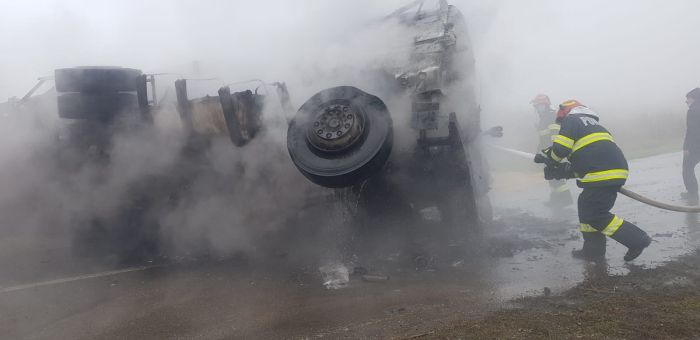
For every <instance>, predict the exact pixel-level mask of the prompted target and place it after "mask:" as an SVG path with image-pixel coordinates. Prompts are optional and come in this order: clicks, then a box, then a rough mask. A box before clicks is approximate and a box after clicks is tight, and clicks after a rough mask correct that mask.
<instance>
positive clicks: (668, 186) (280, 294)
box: [0, 153, 700, 339]
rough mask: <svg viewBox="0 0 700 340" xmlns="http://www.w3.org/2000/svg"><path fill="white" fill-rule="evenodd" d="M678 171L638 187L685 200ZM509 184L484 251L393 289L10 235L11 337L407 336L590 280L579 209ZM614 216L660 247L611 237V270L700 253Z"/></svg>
mask: <svg viewBox="0 0 700 340" xmlns="http://www.w3.org/2000/svg"><path fill="white" fill-rule="evenodd" d="M680 162H681V155H680V154H679V153H674V154H667V155H660V156H655V157H650V158H645V159H640V160H637V161H633V162H631V167H632V175H631V179H630V181H629V182H628V188H629V189H631V190H634V191H637V192H639V193H641V194H644V195H648V196H651V197H653V198H656V199H659V200H663V201H667V202H675V203H679V204H682V203H683V202H682V201H681V200H680V199H679V198H678V196H679V193H680V192H681V191H682V188H683V187H682V182H681V179H680ZM510 177H511V178H508V179H506V178H499V177H498V173H497V174H496V178H495V186H496V187H497V190H494V192H493V194H492V200H493V205H494V207H495V212H496V216H497V219H496V222H495V223H494V225H493V226H490V229H489V230H488V231H487V232H486V236H485V239H484V244H486V246H485V247H484V248H483V249H484V250H485V252H484V254H483V256H474V255H471V256H464V257H461V258H460V257H459V255H457V256H455V257H453V258H449V259H442V261H441V262H440V264H436V265H435V266H432V267H430V268H428V270H423V271H416V270H414V269H411V268H407V267H406V266H402V265H398V264H397V265H394V266H392V265H386V266H382V267H381V271H378V272H376V274H381V275H387V276H389V277H390V278H389V280H386V281H380V282H367V281H364V280H362V279H361V278H360V277H359V276H357V275H355V276H351V277H350V282H349V283H348V285H347V286H346V287H344V288H341V289H337V290H329V289H326V288H325V287H324V286H323V284H322V283H323V279H322V277H321V274H320V272H319V270H318V267H317V266H316V265H313V264H310V265H308V266H298V267H294V266H289V265H287V264H285V263H283V262H284V261H282V260H280V261H279V262H278V263H277V262H273V263H270V262H264V263H261V262H259V261H244V260H238V259H227V260H208V261H202V260H197V261H171V262H166V263H163V264H158V265H154V264H152V263H144V264H143V266H137V267H117V268H115V267H113V266H110V265H108V264H104V263H95V262H91V261H89V260H86V259H76V258H73V257H71V256H70V255H68V252H66V251H65V247H66V243H65V242H63V241H62V239H61V238H60V237H55V235H52V234H50V233H48V234H46V235H45V236H44V237H39V236H37V234H36V233H32V234H30V235H23V234H21V233H19V234H17V235H12V236H8V237H6V238H4V239H3V240H2V241H1V242H2V245H3V246H2V247H0V268H2V270H0V338H3V339H231V338H289V339H304V338H387V337H396V338H402V337H411V336H415V335H420V334H424V333H426V332H429V331H430V330H431V329H435V328H436V327H440V326H444V325H449V324H451V323H454V322H457V321H459V320H462V319H465V318H474V317H479V316H480V315H483V314H484V313H487V312H488V311H490V310H494V309H497V308H502V307H504V306H507V305H508V301H509V300H511V299H513V298H515V297H519V296H523V295H537V294H542V293H543V292H544V291H545V288H547V291H551V292H553V293H554V294H556V293H557V292H561V291H563V290H565V289H567V288H570V287H572V286H574V285H575V284H577V283H578V282H580V281H581V280H583V279H584V278H585V277H586V276H587V275H592V274H591V272H590V268H591V266H590V265H589V264H587V263H586V262H584V261H580V260H576V259H573V258H571V256H570V252H571V250H572V249H575V248H577V247H580V244H581V242H582V241H581V240H580V238H579V236H578V232H577V221H576V212H575V209H574V208H569V209H566V210H564V211H559V212H557V213H554V212H552V211H551V210H549V209H548V208H546V207H545V206H543V204H542V203H543V202H544V201H545V200H546V199H547V195H548V187H547V184H546V183H545V182H544V180H541V179H540V178H539V174H535V173H526V174H519V175H517V176H512V175H511V176H510ZM504 182H508V185H503V183H504ZM512 184H517V185H512ZM570 185H571V187H572V189H573V188H574V187H575V185H574V183H573V182H572V183H570ZM614 212H615V213H617V214H619V215H620V216H622V217H623V218H625V219H628V220H630V221H633V222H635V223H637V224H638V225H639V226H640V227H641V228H642V229H645V230H646V231H647V232H648V233H649V234H650V235H651V236H652V237H653V238H654V243H652V246H651V247H650V248H649V249H648V251H646V252H645V253H644V254H643V255H642V256H641V257H640V258H639V259H638V260H636V261H634V262H633V263H632V264H625V263H624V262H623V261H622V255H623V254H624V251H625V249H624V247H622V246H620V245H618V244H615V242H614V241H612V242H609V243H608V255H607V258H608V262H607V272H606V273H603V275H625V274H627V273H629V272H630V271H633V270H635V269H639V268H651V267H654V266H658V265H659V264H663V263H665V262H668V261H673V260H674V258H676V257H678V256H680V255H683V254H686V253H688V252H690V251H692V250H694V249H696V248H697V247H698V245H699V244H700V227H698V219H697V215H688V214H681V213H673V212H665V211H661V210H658V209H656V208H650V207H646V206H644V205H642V204H641V203H637V202H635V201H632V200H630V199H628V198H626V197H622V196H621V197H619V198H618V203H617V205H616V208H615V210H614ZM391 261H392V259H386V261H385V262H387V263H390V262H391ZM320 262H322V261H320ZM346 265H347V266H348V269H350V270H352V264H349V263H348V264H346ZM370 270H376V268H370ZM597 275H600V273H599V272H598V273H597Z"/></svg>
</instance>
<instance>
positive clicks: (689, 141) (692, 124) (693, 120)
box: [683, 101, 700, 153]
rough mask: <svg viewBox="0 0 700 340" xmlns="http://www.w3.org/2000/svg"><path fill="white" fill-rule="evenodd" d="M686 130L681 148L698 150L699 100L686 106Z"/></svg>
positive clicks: (699, 146) (699, 126)
mask: <svg viewBox="0 0 700 340" xmlns="http://www.w3.org/2000/svg"><path fill="white" fill-rule="evenodd" d="M686 122H687V130H686V133H685V140H684V142H683V150H688V151H692V152H693V153H698V152H700V101H695V102H694V103H693V104H692V105H690V107H689V108H688V117H687V121H686Z"/></svg>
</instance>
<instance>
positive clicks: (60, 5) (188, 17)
mask: <svg viewBox="0 0 700 340" xmlns="http://www.w3.org/2000/svg"><path fill="white" fill-rule="evenodd" d="M402 4H403V2H402V1H399V0H392V1H381V3H380V2H377V1H369V0H363V1H342V2H341V1H333V2H330V1H322V0H306V1H301V2H300V1H281V0H271V1H259V2H254V1H209V2H206V3H203V2H197V3H195V2H188V1H166V0H159V1H148V2H140V1H126V2H124V1H122V2H85V1H79V0H69V1H57V0H43V1H38V2H37V1H35V2H31V3H29V2H17V1H7V2H3V3H2V4H0V40H1V41H4V42H7V43H5V44H4V45H3V49H2V51H1V52H0V74H1V75H2V78H3V80H2V82H0V98H8V97H11V96H21V95H23V94H24V92H25V91H26V90H27V89H28V88H30V87H31V86H32V85H33V81H34V79H35V78H36V77H38V76H43V75H50V74H51V73H52V71H53V69H55V68H58V67H70V66H75V65H122V66H127V67H134V68H140V69H142V70H144V71H145V72H147V73H159V72H167V73H174V74H177V75H182V76H185V77H216V78H217V80H214V81H212V82H210V83H208V84H203V85H201V86H202V88H201V89H199V90H200V92H199V94H203V93H210V94H213V93H215V89H216V88H217V87H218V86H221V85H223V84H228V83H232V82H235V81H241V80H247V79H264V80H267V81H286V82H287V84H288V85H289V88H290V91H291V94H292V101H293V103H294V105H295V106H297V107H298V106H299V105H301V103H302V102H303V101H304V100H305V99H306V98H308V97H309V96H310V95H312V94H313V93H315V92H317V91H319V90H321V89H323V88H326V87H329V86H335V85H353V86H358V87H360V88H363V89H365V90H367V91H369V92H374V91H377V92H379V93H377V94H379V95H381V92H382V90H383V89H382V88H381V87H382V86H381V83H379V82H377V80H376V79H375V78H373V77H371V76H369V75H370V74H372V70H376V69H379V68H381V67H382V66H385V65H386V64H391V63H393V62H396V58H401V55H403V54H402V53H401V52H404V51H407V49H408V47H409V46H410V45H409V44H410V41H405V42H404V41H401V38H403V37H405V33H406V32H404V31H403V30H402V29H401V28H399V27H398V26H397V25H395V24H392V23H391V22H389V23H383V24H380V23H377V21H376V19H377V18H380V17H382V16H383V15H385V14H387V13H390V12H391V11H392V10H393V9H394V8H396V7H399V6H400V5H402ZM454 4H455V5H456V6H457V7H459V8H460V9H461V10H462V12H463V13H464V14H465V16H466V19H467V21H468V25H469V28H470V30H471V35H472V41H473V42H474V52H475V54H476V60H477V70H478V73H479V89H480V99H481V103H482V109H483V112H484V125H492V124H502V125H505V126H506V133H507V134H508V133H511V134H510V136H509V137H508V140H507V141H513V142H519V141H522V140H525V139H528V138H530V136H529V135H528V133H529V132H528V131H524V132H523V129H522V128H521V127H522V126H529V125H528V124H531V123H530V122H531V121H532V120H533V119H534V116H533V115H531V114H529V112H530V111H531V108H530V107H529V105H528V102H529V100H530V99H531V97H532V96H534V95H535V94H536V93H539V92H545V93H548V94H549V95H550V97H552V98H553V100H554V101H555V102H556V101H561V100H564V99H567V98H570V97H576V98H578V99H580V100H581V101H582V102H584V103H586V104H588V105H590V106H591V107H593V108H595V109H596V111H597V112H599V113H600V114H601V116H602V119H603V120H604V121H609V122H611V124H613V126H618V127H620V128H619V129H618V132H620V133H621V134H623V136H627V135H629V139H628V140H632V138H635V137H636V136H637V135H638V134H636V133H633V132H628V131H623V129H626V128H629V123H628V122H629V121H630V119H632V120H634V119H635V118H638V117H640V114H643V116H642V117H645V119H647V121H652V122H653V121H663V122H667V123H668V125H669V126H670V128H669V129H670V130H671V131H673V129H674V128H677V129H679V128H680V124H681V120H680V118H679V117H681V115H682V113H683V109H684V108H683V96H684V94H685V92H687V90H688V89H690V88H693V87H696V86H698V85H699V84H700V68H698V60H700V47H698V46H697V43H696V41H697V37H695V35H696V34H697V32H699V31H700V30H699V29H698V28H699V27H700V21H698V20H697V19H698V18H697V13H699V12H700V4H698V3H697V2H696V1H681V0H678V1H672V2H667V3H664V4H663V5H660V4H659V3H658V2H655V1H632V0H626V1H616V2H614V3H612V2H609V1H602V0H596V1H585V2H583V1H581V2H574V1H566V2H563V1H555V0H548V1H546V0H542V1H528V2H522V1H490V2H476V1H455V2H454ZM166 79H167V78H166ZM170 84H171V80H170V79H168V80H167V81H164V82H161V83H160V85H161V86H163V87H162V88H161V89H164V87H167V86H170ZM206 86H209V87H208V88H206ZM162 93H163V92H161V95H162ZM192 93H197V90H196V89H194V87H193V90H192ZM268 109H269V110H268V117H267V118H268V119H271V120H272V119H275V117H277V118H278V117H279V116H280V114H281V113H279V112H275V110H277V109H276V108H272V107H270V108H268ZM396 114H397V113H396V112H394V115H396ZM669 116H670V117H674V118H672V119H668V117H669ZM157 118H158V124H156V127H155V128H154V129H148V130H138V131H132V132H128V133H121V134H118V135H117V137H116V138H115V140H114V142H113V144H112V146H111V148H110V155H111V156H110V161H109V163H108V164H102V163H100V162H96V163H90V164H86V165H85V166H82V167H79V168H77V169H69V170H66V169H61V170H58V168H59V164H60V163H61V159H60V158H61V157H63V156H58V151H57V147H56V146H57V144H56V140H60V134H61V133H62V132H61V131H64V130H63V129H64V128H65V126H64V125H65V124H64V122H60V121H58V118H57V116H56V115H55V113H54V112H41V113H38V114H37V115H29V116H23V117H16V116H13V117H5V118H3V120H2V124H0V162H1V163H0V164H2V167H0V183H1V185H2V188H3V189H2V191H0V216H2V219H3V223H2V225H3V226H2V228H3V229H8V230H9V229H13V230H23V232H28V231H29V232H30V233H31V231H36V232H37V233H43V232H44V230H46V228H48V227H49V226H50V228H49V229H51V232H50V233H52V234H56V235H63V237H64V238H65V239H64V240H63V241H65V242H70V240H69V237H65V235H66V234H65V233H62V232H61V231H63V232H66V233H68V232H69V231H73V230H74V229H75V228H76V226H78V225H81V224H84V223H89V221H90V220H92V219H94V218H96V217H102V218H110V217H115V216H117V215H118V214H120V212H121V211H122V210H121V209H122V208H123V207H124V204H126V203H125V202H126V201H128V200H129V199H132V198H133V196H132V190H134V188H135V187H140V186H148V185H152V186H154V189H153V191H152V194H153V195H159V194H163V195H169V194H170V193H168V192H161V191H160V190H161V189H162V188H160V187H159V184H158V183H160V182H159V181H167V180H169V179H172V178H175V179H173V181H174V182H175V183H177V185H184V186H187V190H183V191H181V193H182V192H184V193H185V194H183V196H182V197H177V199H176V200H173V201H172V202H174V203H172V205H167V204H165V205H163V206H160V207H157V208H156V209H155V210H153V211H155V212H157V213H156V214H155V215H154V216H150V217H148V218H150V219H152V221H153V222H157V223H158V224H159V225H160V226H161V227H160V229H159V233H161V235H160V239H161V241H162V242H163V243H164V244H165V246H167V247H172V248H173V249H177V250H185V251H189V250H191V249H206V250H207V251H210V252H213V253H214V254H217V255H229V254H232V253H235V252H237V251H249V250H254V249H255V247H256V246H255V244H256V243H255V242H256V241H257V240H259V239H261V238H263V237H264V235H265V233H266V232H267V231H272V230H275V229H276V228H280V226H284V225H285V219H286V217H287V216H290V215H294V214H295V213H296V212H297V211H299V210H301V208H302V207H303V205H304V201H305V200H306V199H308V197H309V196H308V195H309V191H310V189H309V187H310V184H309V183H308V182H307V181H306V180H305V179H304V178H303V177H302V176H301V175H300V174H298V172H297V171H296V169H294V168H293V165H292V164H291V162H290V161H289V159H288V157H287V155H286V150H285V145H284V143H285V138H284V136H285V134H286V128H285V126H284V125H283V124H282V125H279V124H277V125H274V124H273V125H272V126H271V127H270V128H269V129H268V131H266V133H265V135H264V136H263V138H261V139H259V140H255V141H254V142H253V143H252V144H251V145H249V146H248V147H246V148H243V149H236V148H233V147H232V146H231V145H230V143H228V141H227V140H217V141H215V142H214V143H213V145H212V146H211V148H209V149H208V150H207V151H206V153H205V154H203V155H200V156H201V157H203V158H205V159H206V162H207V163H208V164H210V165H211V168H210V169H208V170H207V171H204V172H199V171H196V170H193V169H190V168H189V167H191V166H192V165H191V164H183V163H182V162H183V158H182V155H181V150H182V146H183V138H182V134H181V131H180V129H179V124H178V123H177V114H176V112H175V111H174V109H173V107H172V106H170V107H166V109H164V110H163V111H162V112H160V113H159V117H157ZM397 119H398V120H397V121H399V122H400V121H401V119H402V118H401V117H398V118H397ZM403 119H406V118H405V117H403ZM647 126H648V125H647ZM613 130H615V129H614V128H613ZM641 133H642V132H640V133H639V134H641ZM678 133H680V130H678ZM399 137H401V136H399ZM533 140H534V138H533ZM533 144H534V142H533ZM173 169H179V170H181V171H183V173H182V174H179V173H173ZM192 173H196V174H197V175H196V176H194V177H188V176H187V175H188V174H192ZM159 178H160V179H159ZM162 178H166V179H162ZM160 198H162V197H160ZM161 201H166V202H167V201H168V200H161ZM59 239H60V237H59Z"/></svg>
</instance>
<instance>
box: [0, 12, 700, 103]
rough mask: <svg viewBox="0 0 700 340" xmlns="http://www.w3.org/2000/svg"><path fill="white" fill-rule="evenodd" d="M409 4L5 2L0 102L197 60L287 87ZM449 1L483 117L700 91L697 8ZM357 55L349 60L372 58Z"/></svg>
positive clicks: (678, 97)
mask: <svg viewBox="0 0 700 340" xmlns="http://www.w3.org/2000/svg"><path fill="white" fill-rule="evenodd" d="M405 2H408V1H399V0H382V1H381V2H380V1H372V0H335V1H326V0H297V1H287V0H259V1H239V0H233V1H215V0H210V1H185V0H180V1H172V0H152V1H140V0H122V1H84V0H35V1H1V2H0V41H1V42H2V44H1V45H0V46H2V47H0V75H2V80H1V81H0V98H2V100H4V99H6V98H8V97H10V96H13V95H18V96H19V95H22V94H23V93H24V92H26V90H27V89H28V88H30V87H31V86H32V83H33V82H34V79H35V78H36V77H39V76H42V75H50V74H52V70H53V69H54V68H57V67H67V66H75V65H121V66H129V67H137V68H141V69H143V70H144V71H146V72H173V73H186V72H189V68H188V67H189V66H190V65H191V63H192V61H195V60H198V61H200V62H211V63H217V64H218V65H225V67H224V68H225V70H219V72H220V73H221V74H218V76H224V77H226V78H237V79H227V80H228V81H233V80H241V79H248V78H264V79H267V80H288V81H290V80H289V79H281V78H286V77H301V74H302V73H304V72H305V70H307V69H309V68H310V67H313V66H314V64H319V63H324V64H329V63H334V62H339V63H342V61H341V60H340V59H342V58H344V56H343V55H339V54H337V53H333V51H334V49H337V48H338V46H342V45H343V44H344V43H345V42H348V41H351V40H352V39H353V35H354V33H355V32H357V31H361V30H362V29H363V28H366V27H367V24H368V22H370V21H371V20H372V19H374V18H377V17H380V16H382V15H385V14H387V13H389V12H391V11H392V10H393V9H394V8H396V7H398V6H400V5H401V4H403V3H405ZM453 3H454V4H455V5H457V6H458V7H459V8H460V9H461V10H462V12H464V14H465V16H466V17H467V20H468V22H469V26H470V30H471V35H472V40H473V41H474V49H475V53H476V55H477V68H478V72H479V79H480V83H481V89H482V94H481V97H482V100H483V102H484V107H485V109H488V108H491V109H493V110H497V109H500V108H508V107H518V106H521V105H523V103H524V105H525V106H527V102H528V101H529V99H530V98H531V97H532V96H534V94H536V93H538V92H546V93H549V94H550V95H551V96H552V97H553V100H555V101H561V100H564V99H566V98H568V97H576V98H579V99H581V100H582V101H584V102H586V103H593V104H597V105H598V106H599V107H600V106H602V107H610V108H615V109H617V108H618V107H619V106H618V104H619V105H625V106H627V107H633V108H644V107H661V108H669V109H672V110H682V108H683V100H684V95H685V93H686V92H687V91H688V90H690V89H691V88H693V87H696V86H700V67H699V65H698V64H700V46H699V43H698V42H699V41H700V39H698V37H697V35H698V34H699V33H700V17H699V14H700V1H694V0H669V1H663V2H662V1H653V0H617V1H609V0H593V1H590V0H589V1H574V0H569V1H561V0H528V1H525V0H502V1H467V0H459V1H453ZM377 34H378V35H380V34H382V33H381V32H377ZM367 40H370V39H367ZM352 43H353V44H354V45H353V46H357V45H358V42H357V41H354V42H352ZM359 45H360V46H361V44H359ZM366 46H367V47H366V48H365V50H362V48H361V47H358V48H357V53H358V54H371V53H376V52H377V50H378V49H381V46H377V45H376V44H372V43H371V42H370V41H367V44H366ZM344 53H345V52H344ZM212 76H215V75H212ZM591 106H596V105H591Z"/></svg>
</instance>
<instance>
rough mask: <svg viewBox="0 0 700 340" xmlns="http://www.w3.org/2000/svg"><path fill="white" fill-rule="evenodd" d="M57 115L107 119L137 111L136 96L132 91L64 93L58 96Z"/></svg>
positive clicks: (69, 117)
mask: <svg viewBox="0 0 700 340" xmlns="http://www.w3.org/2000/svg"><path fill="white" fill-rule="evenodd" d="M57 101H58V115H59V116H60V117H61V118H67V119H90V120H99V121H109V120H111V119H112V118H114V117H116V116H118V115H120V114H123V113H129V112H137V110H138V108H139V104H138V98H137V96H136V94H133V93H107V94H87V93H64V94H61V95H59V96H58V99H57Z"/></svg>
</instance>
